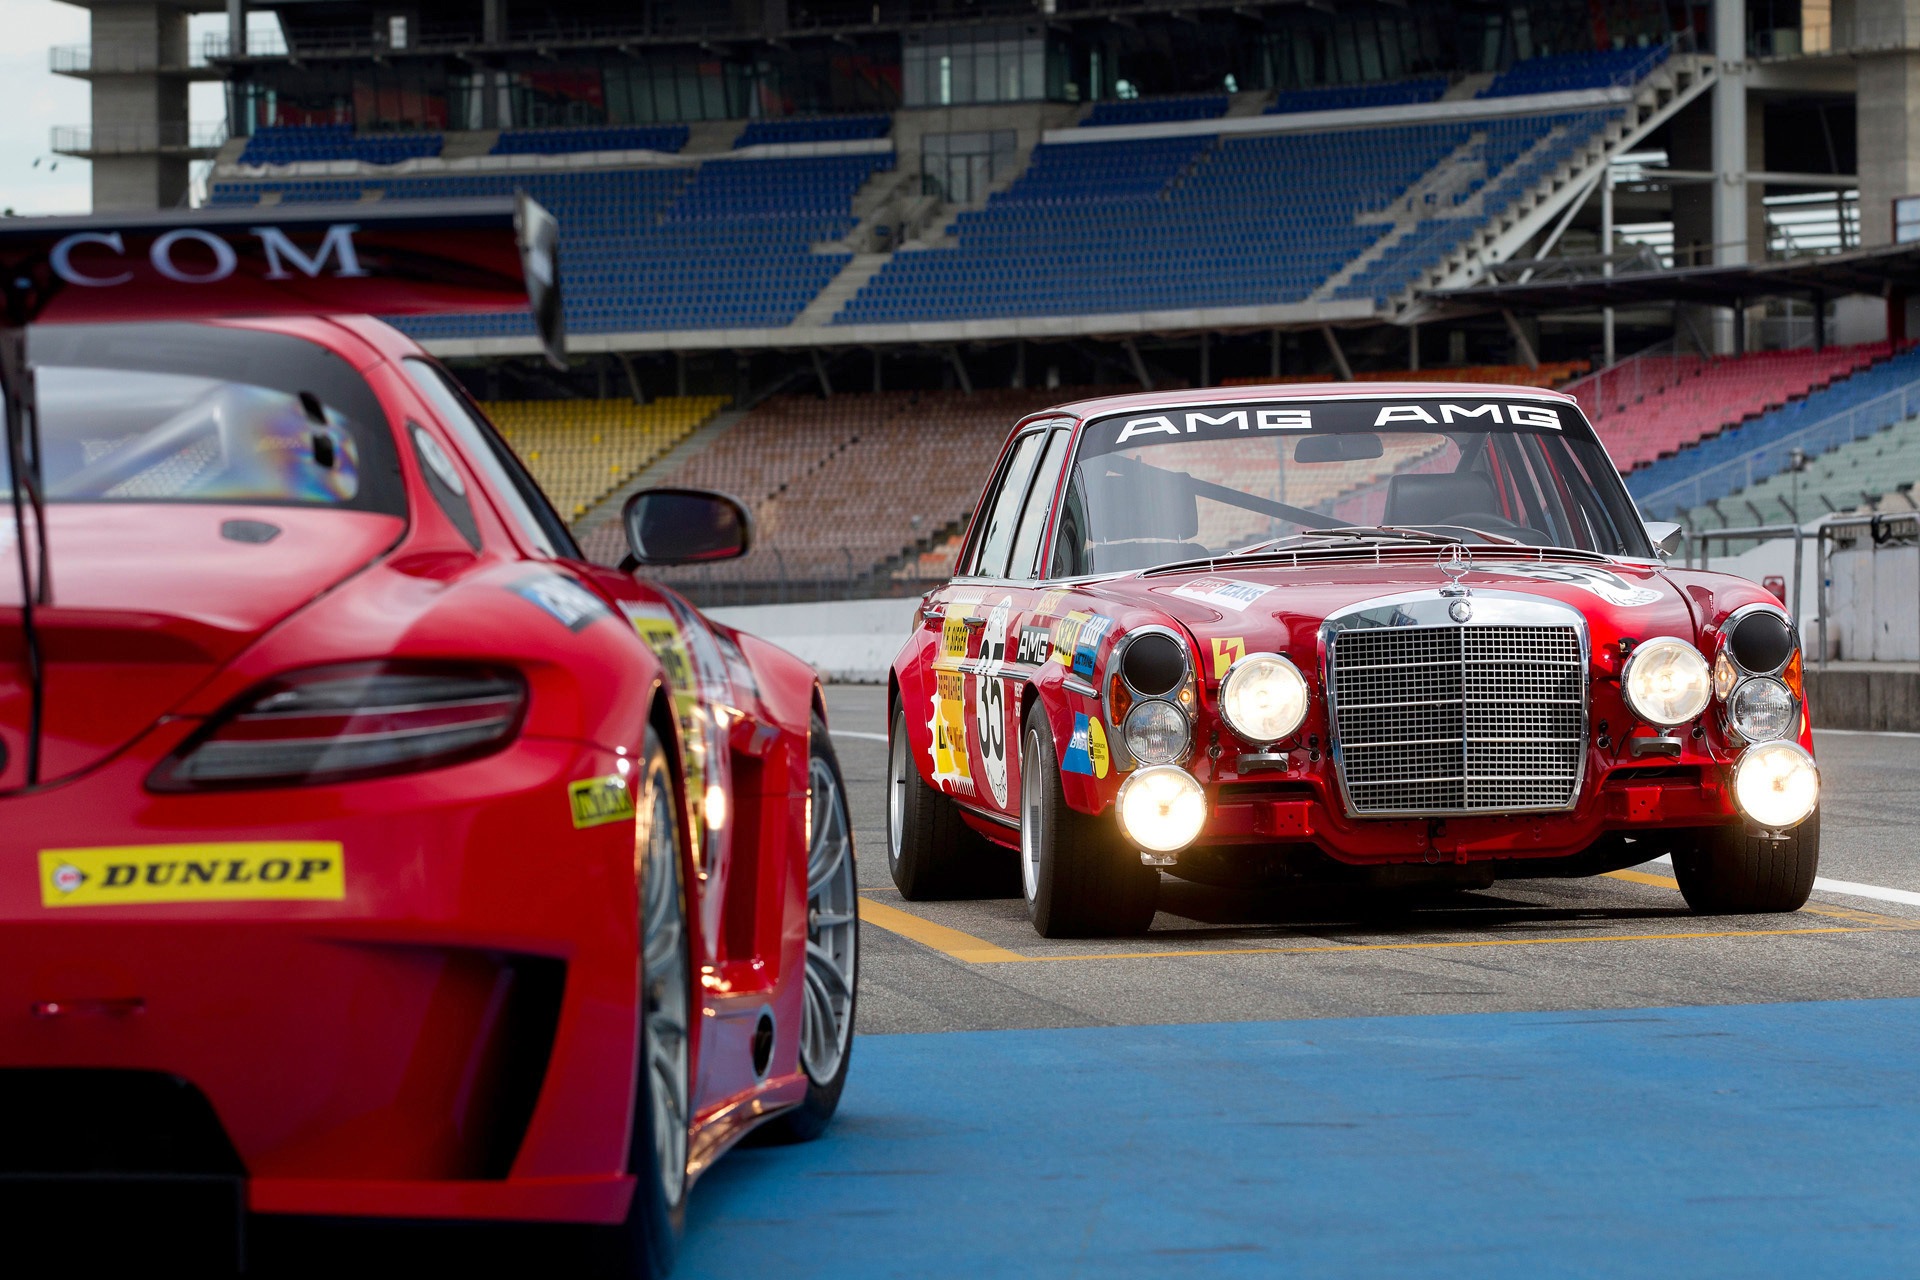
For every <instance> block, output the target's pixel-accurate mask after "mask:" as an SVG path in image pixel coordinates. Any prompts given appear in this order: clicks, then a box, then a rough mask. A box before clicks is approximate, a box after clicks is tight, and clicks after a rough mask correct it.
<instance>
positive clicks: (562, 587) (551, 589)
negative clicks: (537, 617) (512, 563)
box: [507, 573, 607, 631]
mask: <svg viewBox="0 0 1920 1280" xmlns="http://www.w3.org/2000/svg"><path fill="white" fill-rule="evenodd" d="M507 590H509V591H511V592H513V594H515V595H517V596H519V597H520V598H521V599H522V600H526V601H528V602H529V603H531V604H536V605H538V606H539V607H540V608H542V609H544V610H546V611H547V612H548V613H549V614H551V615H553V617H554V618H555V619H556V620H557V621H558V622H559V623H560V625H561V626H563V627H565V628H566V629H567V630H569V631H585V630H586V629H587V628H588V627H590V626H592V625H593V624H594V623H595V622H598V621H599V620H600V619H601V618H602V617H604V616H606V612H607V607H606V606H605V605H604V604H601V603H600V597H599V596H596V595H595V594H593V592H591V591H589V590H587V589H586V588H585V587H583V586H581V585H580V584H579V583H577V582H575V581H574V580H573V579H572V578H563V577H561V576H560V575H559V574H557V573H536V574H534V575H533V576H532V577H528V578H522V579H520V580H519V581H518V582H511V583H508V584H507Z"/></svg>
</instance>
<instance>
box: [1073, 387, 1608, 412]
mask: <svg viewBox="0 0 1920 1280" xmlns="http://www.w3.org/2000/svg"><path fill="white" fill-rule="evenodd" d="M1435 395H1440V396H1446V397H1448V398H1449V399H1465V398H1467V397H1469V396H1502V397H1506V398H1512V397H1514V396H1524V397H1526V398H1527V399H1530V400H1532V399H1544V400H1564V401H1566V402H1567V403H1569V404H1572V403H1574V399H1573V397H1572V396H1570V395H1566V394H1565V393H1563V392H1559V391H1548V390H1545V389H1543V388H1540V387H1516V386H1512V385H1510V384H1508V383H1504V382H1274V383H1254V384H1252V385H1242V386H1234V387H1194V388H1189V389H1187V390H1183V391H1140V392H1134V393H1131V394H1128V395H1124V396H1100V397H1098V398H1096V399H1092V400H1075V401H1071V402H1070V403H1067V404H1063V405H1060V406H1058V407H1057V408H1054V409H1048V410H1045V412H1046V413H1070V414H1074V415H1076V416H1078V417H1082V418H1091V417H1094V416H1096V415H1098V414H1103V413H1126V412H1129V411H1131V410H1141V409H1181V408H1185V407H1186V406H1188V405H1194V406H1201V405H1216V404H1259V403H1265V402H1267V401H1270V400H1328V399H1333V398H1335V397H1345V396H1365V397H1367V398H1368V399H1372V400H1382V399H1387V398H1390V397H1393V396H1435ZM1036 416H1038V415H1036Z"/></svg>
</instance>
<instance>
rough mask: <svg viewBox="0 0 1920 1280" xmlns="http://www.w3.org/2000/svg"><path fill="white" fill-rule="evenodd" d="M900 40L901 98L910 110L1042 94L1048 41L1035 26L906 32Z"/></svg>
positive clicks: (1026, 99)
mask: <svg viewBox="0 0 1920 1280" xmlns="http://www.w3.org/2000/svg"><path fill="white" fill-rule="evenodd" d="M903 42H904V43H903V47H902V50H901V72H900V76H901V95H902V97H903V99H904V100H905V104H906V105H907V106H909V107H957V106H968V105H971V104H974V103H983V102H1032V101H1037V100H1039V99H1041V98H1044V97H1045V96H1046V89H1047V40H1046V34H1045V32H1044V31H1043V29H1042V28H1041V27H1039V26H1038V25H1032V26H994V27H956V28H949V29H945V30H939V29H936V30H932V31H926V32H908V33H907V34H906V36H905V37H903Z"/></svg>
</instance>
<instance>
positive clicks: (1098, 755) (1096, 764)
mask: <svg viewBox="0 0 1920 1280" xmlns="http://www.w3.org/2000/svg"><path fill="white" fill-rule="evenodd" d="M1087 759H1089V760H1091V761H1092V762H1093V776H1094V777H1096V778H1104V777H1106V776H1107V765H1108V764H1109V763H1110V762H1111V760H1112V757H1111V756H1110V755H1108V754H1107V731H1106V730H1105V729H1102V728H1101V727H1100V717H1099V716H1088V717H1087Z"/></svg>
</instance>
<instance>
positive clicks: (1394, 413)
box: [1373, 402, 1560, 431]
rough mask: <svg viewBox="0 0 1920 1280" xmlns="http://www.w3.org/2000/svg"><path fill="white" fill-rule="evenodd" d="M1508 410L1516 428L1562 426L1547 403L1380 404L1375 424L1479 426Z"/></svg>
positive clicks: (1495, 422)
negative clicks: (1466, 424)
mask: <svg viewBox="0 0 1920 1280" xmlns="http://www.w3.org/2000/svg"><path fill="white" fill-rule="evenodd" d="M1503 409H1504V410H1505V411H1506V418H1505V421H1507V422H1509V423H1511V424H1512V425H1514V426H1516V427H1545V428H1546V429H1547V430H1549V431H1558V430H1559V429H1560V415H1559V414H1558V413H1555V412H1554V411H1553V410H1552V409H1550V408H1548V407H1547V406H1546V405H1541V404H1496V403H1491V402H1489V403H1484V404H1472V405H1467V404H1431V403H1429V404H1384V405H1381V406H1380V416H1379V417H1377V418H1375V419H1374V420H1373V425H1374V426H1376V427H1384V426H1387V425H1389V424H1390V423H1395V422H1424V423H1426V424H1427V425H1428V426H1435V427H1443V426H1446V425H1447V424H1448V423H1450V422H1467V423H1470V424H1472V425H1475V426H1478V425H1480V424H1481V423H1494V424H1498V423H1499V422H1501V420H1502V419H1501V416H1500V415H1501V411H1502V410H1503Z"/></svg>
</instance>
